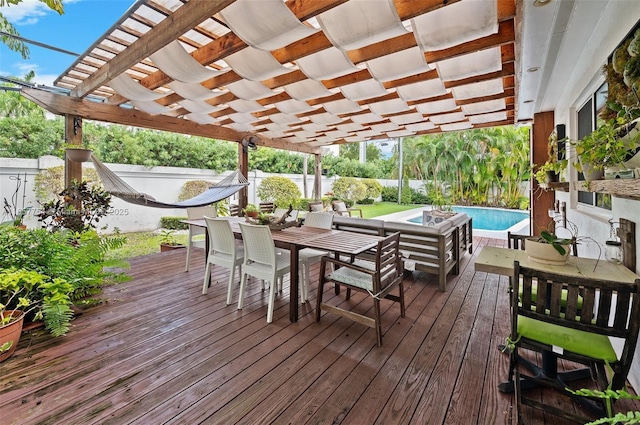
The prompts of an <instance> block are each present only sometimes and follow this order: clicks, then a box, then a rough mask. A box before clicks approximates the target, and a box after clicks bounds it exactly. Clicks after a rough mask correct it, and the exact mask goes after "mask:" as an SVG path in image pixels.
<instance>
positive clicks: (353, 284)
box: [316, 233, 405, 347]
mask: <svg viewBox="0 0 640 425" xmlns="http://www.w3.org/2000/svg"><path fill="white" fill-rule="evenodd" d="M372 260H373V261H367V260H362V259H359V258H358V257H356V259H355V261H354V262H352V263H350V262H346V261H342V260H338V259H333V258H330V257H328V256H324V257H322V261H321V263H320V282H319V285H318V297H317V306H316V322H319V321H320V312H321V310H325V311H328V312H330V313H334V314H337V315H340V316H342V317H346V318H348V319H351V320H354V321H356V322H358V323H362V324H363V325H366V326H369V327H371V328H374V329H375V330H376V341H377V344H378V347H379V346H381V345H382V322H381V317H380V300H381V299H383V298H386V299H389V300H392V301H396V302H399V303H400V316H402V317H404V310H405V308H404V286H403V279H402V277H403V276H402V259H401V257H400V233H393V234H391V235H389V236H387V237H386V238H384V239H382V240H381V241H379V242H378V244H377V246H376V247H375V249H374V250H373V259H372ZM330 264H332V265H333V266H334V268H335V271H333V272H331V273H330V274H328V275H327V274H326V270H327V265H330ZM328 282H333V283H334V284H339V285H343V286H345V287H346V288H347V300H348V299H349V297H350V294H351V290H352V289H353V290H356V291H359V292H364V293H367V294H368V295H369V296H370V297H371V299H372V300H373V317H369V316H366V315H364V314H359V313H356V312H353V311H350V310H347V309H344V308H340V307H336V306H333V305H330V304H325V303H323V302H322V295H323V293H324V285H325V284H326V283H328ZM396 286H397V287H398V288H399V295H393V294H391V293H390V292H391V291H392V290H393V289H394V288H395V287H396Z"/></svg>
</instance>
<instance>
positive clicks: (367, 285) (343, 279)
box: [328, 260, 396, 292]
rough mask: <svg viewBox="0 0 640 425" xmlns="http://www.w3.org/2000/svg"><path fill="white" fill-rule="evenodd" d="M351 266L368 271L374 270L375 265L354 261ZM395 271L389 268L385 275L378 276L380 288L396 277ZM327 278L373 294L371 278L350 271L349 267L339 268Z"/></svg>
mask: <svg viewBox="0 0 640 425" xmlns="http://www.w3.org/2000/svg"><path fill="white" fill-rule="evenodd" d="M353 264H354V265H357V266H359V267H362V268H365V269H369V270H374V269H375V264H374V263H372V262H371V261H364V260H356V261H354V262H353ZM395 271H396V269H395V268H393V267H390V268H389V269H388V271H386V273H384V274H383V275H382V276H380V285H381V287H382V288H385V287H386V286H387V285H388V284H389V283H390V282H391V281H392V280H393V279H394V278H395V277H396V273H395ZM328 278H329V279H331V280H332V281H335V282H339V283H344V284H345V285H351V286H354V287H356V288H361V289H365V290H367V291H369V292H373V279H372V277H371V276H370V275H368V274H366V273H362V272H361V271H358V270H354V269H350V268H349V267H340V268H339V269H337V270H336V271H334V272H332V273H331V274H329V276H328Z"/></svg>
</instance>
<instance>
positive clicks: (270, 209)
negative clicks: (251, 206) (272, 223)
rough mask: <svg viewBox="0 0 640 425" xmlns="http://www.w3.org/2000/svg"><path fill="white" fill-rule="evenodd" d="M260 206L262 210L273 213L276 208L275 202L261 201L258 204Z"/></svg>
mask: <svg viewBox="0 0 640 425" xmlns="http://www.w3.org/2000/svg"><path fill="white" fill-rule="evenodd" d="M258 208H260V212H263V213H272V212H273V210H274V209H275V206H274V205H273V202H260V203H259V204H258Z"/></svg>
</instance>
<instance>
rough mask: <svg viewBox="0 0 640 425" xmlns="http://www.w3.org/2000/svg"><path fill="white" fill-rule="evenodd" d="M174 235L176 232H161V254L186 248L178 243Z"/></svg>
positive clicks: (166, 230) (165, 230) (167, 230)
mask: <svg viewBox="0 0 640 425" xmlns="http://www.w3.org/2000/svg"><path fill="white" fill-rule="evenodd" d="M174 233H175V231H174V230H169V229H164V230H162V232H160V252H166V251H172V250H174V249H179V248H184V247H185V246H186V245H183V244H180V243H178V242H177V241H176V239H175V236H174Z"/></svg>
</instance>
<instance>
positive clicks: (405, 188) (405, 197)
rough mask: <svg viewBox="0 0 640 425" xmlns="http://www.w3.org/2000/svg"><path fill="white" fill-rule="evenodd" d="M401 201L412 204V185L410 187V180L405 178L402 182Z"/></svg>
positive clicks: (403, 203)
mask: <svg viewBox="0 0 640 425" xmlns="http://www.w3.org/2000/svg"><path fill="white" fill-rule="evenodd" d="M400 196H402V198H401V201H400V202H401V203H402V205H407V204H411V187H409V180H408V179H404V181H403V183H402V192H401V195H400Z"/></svg>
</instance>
